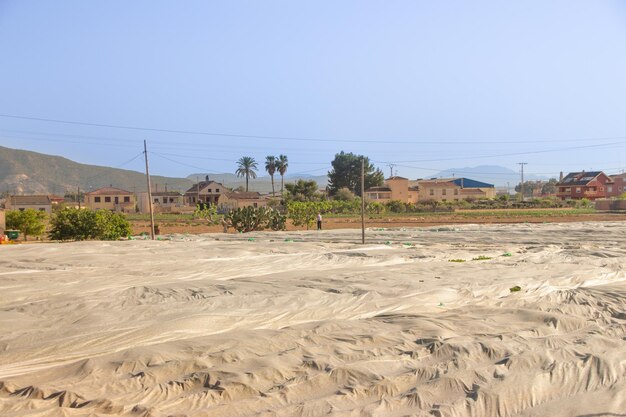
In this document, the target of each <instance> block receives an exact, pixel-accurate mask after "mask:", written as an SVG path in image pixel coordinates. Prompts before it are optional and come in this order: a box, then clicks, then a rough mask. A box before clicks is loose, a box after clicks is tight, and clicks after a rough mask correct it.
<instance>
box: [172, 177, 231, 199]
mask: <svg viewBox="0 0 626 417" xmlns="http://www.w3.org/2000/svg"><path fill="white" fill-rule="evenodd" d="M227 191H230V190H229V189H228V188H226V187H224V186H223V185H222V184H220V183H219V182H215V181H211V180H209V177H208V176H207V177H206V179H205V181H200V182H198V183H196V184H194V185H193V186H192V187H191V188H189V189H188V190H187V191H186V192H185V195H184V198H183V200H184V203H185V204H187V205H190V206H195V205H197V204H199V203H202V204H217V205H219V203H220V202H221V198H222V196H223V195H224V193H225V192H227Z"/></svg>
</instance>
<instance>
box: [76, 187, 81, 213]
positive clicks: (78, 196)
mask: <svg viewBox="0 0 626 417" xmlns="http://www.w3.org/2000/svg"><path fill="white" fill-rule="evenodd" d="M76 200H78V208H81V207H80V185H79V186H78V189H77V191H76ZM74 207H76V206H74Z"/></svg>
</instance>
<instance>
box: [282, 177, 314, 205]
mask: <svg viewBox="0 0 626 417" xmlns="http://www.w3.org/2000/svg"><path fill="white" fill-rule="evenodd" d="M285 188H286V189H287V195H286V199H287V200H295V201H315V200H318V199H319V195H318V192H317V183H316V182H315V181H313V180H298V181H296V182H295V183H293V184H286V185H285Z"/></svg>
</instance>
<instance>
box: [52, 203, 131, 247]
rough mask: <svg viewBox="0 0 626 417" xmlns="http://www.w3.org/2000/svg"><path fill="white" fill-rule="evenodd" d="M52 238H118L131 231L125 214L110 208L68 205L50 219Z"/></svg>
mask: <svg viewBox="0 0 626 417" xmlns="http://www.w3.org/2000/svg"><path fill="white" fill-rule="evenodd" d="M50 225H51V229H50V239H55V240H88V239H99V240H117V239H119V238H121V237H124V236H128V235H129V234H130V233H131V229H130V223H129V222H128V221H127V220H126V217H124V215H123V214H119V213H113V212H111V211H108V210H98V211H93V210H88V209H77V208H72V207H66V208H64V209H63V210H61V211H59V212H58V213H56V214H55V215H54V216H53V217H52V220H51V221H50Z"/></svg>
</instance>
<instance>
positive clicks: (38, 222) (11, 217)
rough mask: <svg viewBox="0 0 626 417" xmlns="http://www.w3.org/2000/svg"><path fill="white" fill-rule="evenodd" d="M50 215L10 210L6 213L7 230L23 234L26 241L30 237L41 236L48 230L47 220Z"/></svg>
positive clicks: (32, 211) (36, 211)
mask: <svg viewBox="0 0 626 417" xmlns="http://www.w3.org/2000/svg"><path fill="white" fill-rule="evenodd" d="M46 217H48V215H47V214H46V212H45V211H39V210H33V209H26V210H23V211H22V210H10V211H8V212H7V213H6V219H5V220H6V228H7V229H9V230H10V229H15V230H19V231H20V232H22V235H24V240H28V236H29V235H30V236H40V235H42V234H43V232H44V231H45V230H46V224H45V220H46Z"/></svg>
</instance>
